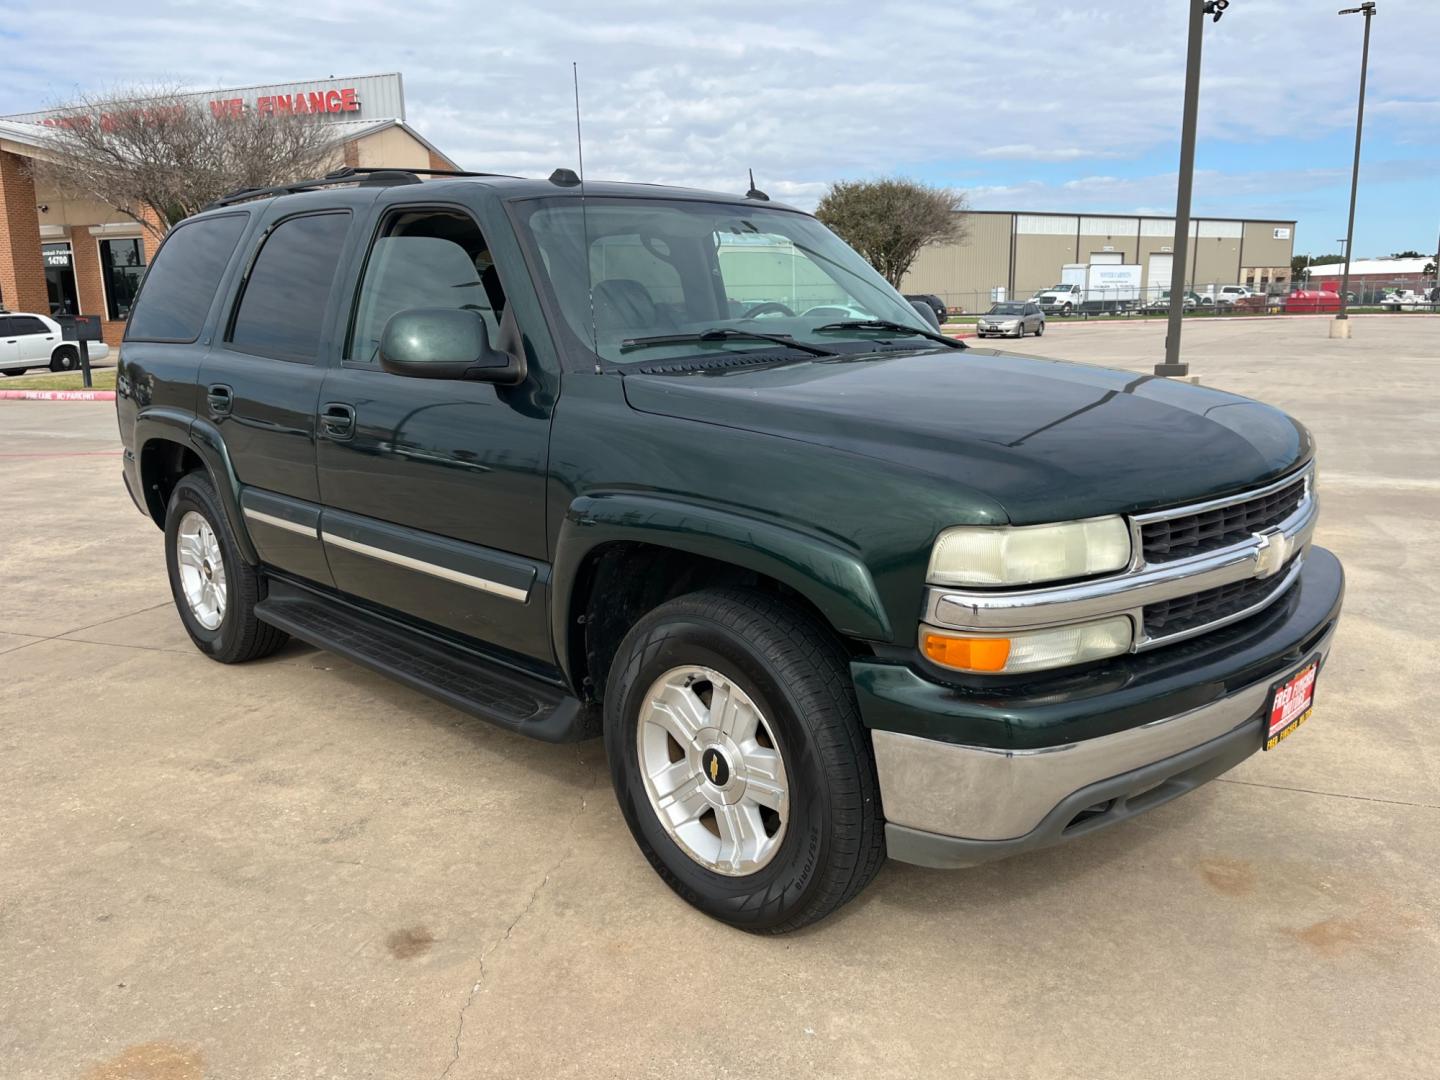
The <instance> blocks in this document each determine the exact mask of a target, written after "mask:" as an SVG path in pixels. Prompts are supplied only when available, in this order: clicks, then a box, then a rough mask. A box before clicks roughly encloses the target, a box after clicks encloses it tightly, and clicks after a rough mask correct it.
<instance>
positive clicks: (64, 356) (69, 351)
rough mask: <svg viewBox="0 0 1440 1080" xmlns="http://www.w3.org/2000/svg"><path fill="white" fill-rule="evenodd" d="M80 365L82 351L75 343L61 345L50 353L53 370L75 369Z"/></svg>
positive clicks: (51, 368)
mask: <svg viewBox="0 0 1440 1080" xmlns="http://www.w3.org/2000/svg"><path fill="white" fill-rule="evenodd" d="M79 366H80V351H79V350H78V349H76V348H75V346H73V345H61V346H60V347H59V348H58V349H56V350H55V351H54V352H53V353H51V354H50V370H51V371H74V370H75V369H76V368H78V367H79Z"/></svg>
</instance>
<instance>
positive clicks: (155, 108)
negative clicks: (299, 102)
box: [34, 86, 340, 236]
mask: <svg viewBox="0 0 1440 1080" xmlns="http://www.w3.org/2000/svg"><path fill="white" fill-rule="evenodd" d="M49 130H50V131H51V132H52V133H53V139H52V141H51V142H50V145H49V146H47V148H46V151H45V156H44V158H43V159H41V160H37V161H36V163H35V168H34V172H35V175H36V179H37V180H39V181H41V182H42V183H44V184H46V185H47V186H50V187H52V188H54V189H55V190H57V191H58V192H60V193H61V194H63V195H68V196H70V197H72V198H80V199H93V200H94V201H96V202H99V203H103V204H105V205H107V206H109V207H112V208H113V209H115V210H117V211H119V212H120V213H122V214H125V215H127V216H128V217H131V218H133V219H134V220H135V221H137V222H139V223H140V224H141V225H143V226H144V227H145V228H146V229H148V230H150V231H151V232H153V233H155V234H156V235H157V236H163V235H164V233H165V231H166V230H167V229H168V228H169V227H170V226H171V225H174V224H175V223H176V222H177V221H179V220H180V219H181V218H185V217H188V216H190V215H191V214H194V213H197V212H198V211H200V210H202V209H204V208H205V206H206V205H207V204H208V203H210V202H212V201H214V200H215V199H218V198H219V197H220V196H221V195H224V194H225V193H227V192H230V191H235V190H236V189H238V188H250V187H266V186H269V185H272V184H284V183H290V182H292V181H295V180H299V179H302V178H304V177H307V176H318V175H319V174H320V173H321V172H323V171H324V170H325V168H327V167H328V166H329V165H330V164H331V163H334V164H339V160H338V159H339V157H340V147H339V145H338V142H337V140H336V138H335V131H334V129H333V128H331V127H328V126H327V125H325V124H323V123H319V122H317V121H316V120H315V118H314V117H311V116H308V115H283V116H263V115H260V114H258V113H255V112H245V113H241V114H238V115H233V116H232V115H229V114H225V115H222V116H217V115H216V114H215V113H214V112H213V111H212V110H211V109H210V107H209V106H207V105H206V104H203V103H202V102H201V101H200V100H198V99H197V98H196V97H195V96H194V95H193V94H187V93H183V92H181V91H180V90H179V89H178V88H176V87H174V86H167V87H158V88H157V87H144V86H136V87H129V88H125V89H121V90H118V91H115V92H114V93H108V94H103V95H84V96H81V97H80V98H78V99H77V100H75V101H72V102H70V103H68V104H66V105H64V106H61V107H59V108H58V109H57V110H56V119H55V124H54V126H53V127H51V128H49ZM147 208H148V209H149V210H150V211H151V212H152V213H153V214H154V215H155V217H156V218H157V219H158V225H157V223H156V222H154V221H151V220H149V219H148V216H147V215H146V213H145V211H146V209H147Z"/></svg>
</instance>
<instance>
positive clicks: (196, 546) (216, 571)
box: [165, 472, 289, 664]
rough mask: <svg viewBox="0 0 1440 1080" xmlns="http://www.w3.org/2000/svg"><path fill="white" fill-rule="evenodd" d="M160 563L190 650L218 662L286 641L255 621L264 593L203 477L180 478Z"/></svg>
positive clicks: (256, 654)
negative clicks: (161, 562)
mask: <svg viewBox="0 0 1440 1080" xmlns="http://www.w3.org/2000/svg"><path fill="white" fill-rule="evenodd" d="M165 565H166V568H167V569H168V570H169V572H170V592H171V594H172V595H173V596H174V598H175V607H176V609H177V610H178V611H179V612H180V621H181V622H182V623H184V624H185V630H186V632H187V633H188V634H189V635H190V640H191V641H193V642H194V643H195V647H196V648H197V649H199V650H200V651H201V652H202V653H204V654H205V655H206V656H208V657H210V658H211V659H212V660H218V661H220V663H222V664H238V663H242V662H244V661H246V660H258V659H259V658H260V657H262V656H269V655H270V654H271V653H273V652H275V651H276V650H277V649H279V648H280V647H281V646H283V645H284V644H285V642H286V641H288V640H289V635H288V634H286V633H285V632H284V631H283V630H277V629H276V628H275V627H273V626H271V625H269V624H268V623H263V622H261V621H260V620H259V619H257V618H256V617H255V604H256V602H257V601H258V600H259V599H260V598H261V596H262V595H263V592H262V582H261V579H260V575H259V573H258V572H257V571H256V569H255V567H253V566H251V565H250V564H249V563H247V562H246V561H245V560H244V559H243V558H242V557H241V555H240V548H239V546H238V545H237V544H236V543H235V534H234V533H233V532H231V530H230V523H229V520H228V519H227V518H226V517H225V513H224V511H223V510H222V509H221V507H220V500H219V498H218V497H217V496H216V494H215V488H214V485H212V484H211V483H210V479H209V477H207V476H206V475H205V474H204V473H200V472H192V473H189V474H187V475H186V476H183V477H181V479H180V482H179V483H177V484H176V485H175V490H174V491H173V492H171V494H170V505H169V507H168V509H167V510H166V513H165Z"/></svg>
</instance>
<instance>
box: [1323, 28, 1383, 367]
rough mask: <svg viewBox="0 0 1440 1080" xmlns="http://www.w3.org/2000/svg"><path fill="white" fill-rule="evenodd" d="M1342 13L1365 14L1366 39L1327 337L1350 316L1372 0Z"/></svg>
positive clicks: (1345, 327)
mask: <svg viewBox="0 0 1440 1080" xmlns="http://www.w3.org/2000/svg"><path fill="white" fill-rule="evenodd" d="M1340 14H1341V15H1364V16H1365V42H1364V44H1363V45H1361V46H1360V103H1359V105H1357V106H1356V109H1355V163H1354V164H1353V165H1351V167H1350V224H1349V225H1347V226H1346V227H1345V271H1344V273H1343V274H1342V275H1341V277H1340V311H1339V313H1338V314H1337V315H1336V316H1335V321H1334V322H1333V323H1331V324H1330V336H1331V337H1335V338H1348V337H1349V336H1350V322H1349V319H1350V316H1349V315H1348V314H1346V311H1345V308H1346V305H1347V303H1348V302H1349V297H1350V252H1351V249H1352V248H1354V246H1355V192H1356V190H1357V189H1358V188H1359V186H1360V132H1361V130H1362V128H1363V127H1364V125H1365V73H1366V71H1367V70H1368V69H1369V67H1370V19H1371V17H1372V16H1373V15H1374V14H1375V2H1374V0H1366V3H1363V4H1361V5H1360V6H1359V7H1354V8H1345V9H1343V10H1342V11H1341V12H1340Z"/></svg>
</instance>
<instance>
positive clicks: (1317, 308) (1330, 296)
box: [1285, 289, 1340, 314]
mask: <svg viewBox="0 0 1440 1080" xmlns="http://www.w3.org/2000/svg"><path fill="white" fill-rule="evenodd" d="M1285 310H1286V312H1289V313H1293V312H1301V313H1309V314H1320V313H1324V312H1330V313H1332V314H1333V313H1334V312H1337V311H1339V310H1340V294H1339V293H1333V292H1323V291H1321V290H1319V289H1296V290H1295V291H1294V292H1292V293H1291V294H1290V295H1289V296H1287V297H1285Z"/></svg>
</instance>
